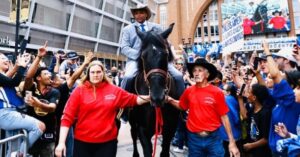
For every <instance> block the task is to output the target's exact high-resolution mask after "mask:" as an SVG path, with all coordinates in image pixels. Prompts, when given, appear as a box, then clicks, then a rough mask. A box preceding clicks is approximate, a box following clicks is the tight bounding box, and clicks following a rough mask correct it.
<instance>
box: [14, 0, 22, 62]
mask: <svg viewBox="0 0 300 157" xmlns="http://www.w3.org/2000/svg"><path fill="white" fill-rule="evenodd" d="M20 3H21V0H17V6H16V34H15V55H14V57H13V63H14V62H15V60H16V58H17V56H18V43H19V28H20Z"/></svg>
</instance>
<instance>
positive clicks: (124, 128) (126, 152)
mask: <svg viewBox="0 0 300 157" xmlns="http://www.w3.org/2000/svg"><path fill="white" fill-rule="evenodd" d="M153 139H154V138H153ZM161 140H162V138H161V137H159V138H158V141H157V146H156V154H155V157H159V155H160V152H161V146H160V144H161ZM152 143H154V141H153V140H152ZM173 148H174V147H173V146H171V150H170V157H187V151H185V152H184V153H175V152H174V151H173ZM138 150H139V153H140V156H141V157H143V151H142V146H141V144H140V142H139V141H138ZM132 153H133V145H132V140H131V135H130V125H129V123H127V124H123V123H122V124H121V128H120V130H119V136H118V151H117V157H132Z"/></svg>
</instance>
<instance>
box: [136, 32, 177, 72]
mask: <svg viewBox="0 0 300 157" xmlns="http://www.w3.org/2000/svg"><path fill="white" fill-rule="evenodd" d="M165 40H166V39H163V38H162V37H161V36H160V35H159V34H157V33H156V32H155V31H153V30H151V31H148V32H147V35H146V38H145V39H144V41H142V47H141V49H140V53H139V57H138V71H139V72H142V71H143V62H142V59H141V56H142V51H149V50H147V49H149V48H150V47H148V45H149V44H151V45H155V46H156V47H164V43H165V42H167V41H165ZM167 49H168V52H169V54H168V62H172V61H173V60H174V56H173V53H172V51H171V47H170V44H169V43H168V44H167Z"/></svg>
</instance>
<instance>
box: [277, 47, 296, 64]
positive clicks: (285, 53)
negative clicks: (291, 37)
mask: <svg viewBox="0 0 300 157" xmlns="http://www.w3.org/2000/svg"><path fill="white" fill-rule="evenodd" d="M272 55H273V56H277V57H282V58H285V59H287V60H289V61H292V62H295V63H297V61H296V59H295V57H294V56H293V48H289V47H284V48H282V49H281V50H279V51H278V52H277V53H273V54H272Z"/></svg>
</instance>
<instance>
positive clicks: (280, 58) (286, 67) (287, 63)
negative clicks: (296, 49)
mask: <svg viewBox="0 0 300 157" xmlns="http://www.w3.org/2000/svg"><path fill="white" fill-rule="evenodd" d="M272 55H273V57H274V59H275V61H276V63H277V65H278V68H279V70H280V71H282V72H286V71H292V70H296V65H297V61H296V59H295V58H294V56H293V49H291V48H282V49H281V50H280V51H278V52H277V53H273V54H272Z"/></svg>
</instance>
